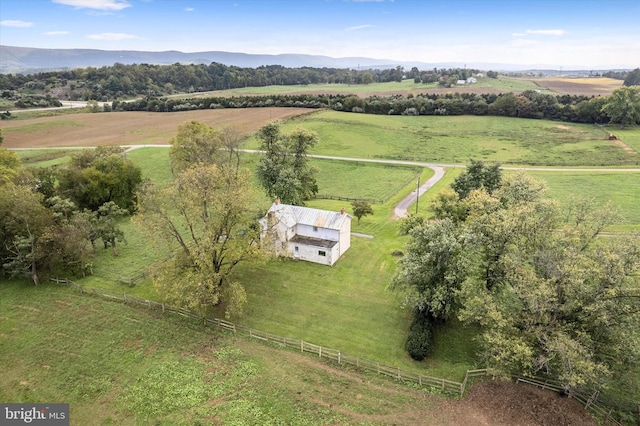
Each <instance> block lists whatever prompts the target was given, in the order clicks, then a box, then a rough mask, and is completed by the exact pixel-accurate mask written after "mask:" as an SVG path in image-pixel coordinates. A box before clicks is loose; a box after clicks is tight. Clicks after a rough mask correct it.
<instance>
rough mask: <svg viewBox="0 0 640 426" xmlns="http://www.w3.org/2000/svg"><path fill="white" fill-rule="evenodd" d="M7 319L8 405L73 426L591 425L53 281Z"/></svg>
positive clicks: (14, 298)
mask: <svg viewBox="0 0 640 426" xmlns="http://www.w3.org/2000/svg"><path fill="white" fill-rule="evenodd" d="M0 312H1V313H2V314H1V315H0V365H2V367H3V369H2V380H1V381H0V400H1V401H13V402H18V401H20V402H24V403H29V402H43V401H59V402H67V403H69V404H70V410H71V412H70V424H71V425H73V426H76V425H77V426H81V425H123V426H129V425H158V426H164V425H166V426H169V425H171V426H173V425H205V424H224V425H232V426H240V425H242V426H244V425H247V426H248V425H292V426H298V425H299V426H304V425H333V424H348V425H356V426H357V425H361V426H365V425H366V426H377V425H380V426H381V425H388V424H402V425H407V426H417V425H421V426H431V425H434V426H435V425H443V424H477V423H478V421H480V420H482V421H484V422H488V424H494V425H498V426H503V425H504V426H506V425H512V424H527V421H530V419H531V416H535V418H541V419H544V421H545V424H555V423H557V421H558V420H559V419H563V420H564V421H566V422H570V423H571V424H584V425H588V426H591V425H595V422H594V421H593V420H592V419H591V418H590V417H589V414H588V413H587V412H586V411H585V410H584V409H583V408H582V407H581V406H579V405H578V404H576V403H575V402H573V400H572V399H570V398H561V397H559V396H558V395H555V394H553V393H550V392H547V391H542V390H539V389H535V388H533V387H524V386H522V385H515V384H511V383H504V382H503V383H500V382H493V381H487V382H484V383H476V384H475V385H473V387H472V389H471V391H470V392H469V395H468V396H467V397H465V398H464V399H461V400H451V399H446V400H445V399H444V398H441V397H438V396H435V395H433V394H430V393H428V392H425V391H424V390H421V389H417V388H415V387H414V388H412V387H408V386H405V385H404V384H401V383H398V382H396V381H394V380H393V379H391V378H385V377H381V376H378V375H375V374H373V373H372V374H364V373H358V372H357V371H354V370H352V369H350V368H338V367H336V366H335V365H334V364H332V363H328V362H324V361H323V360H319V359H318V358H317V357H313V356H310V355H301V354H299V353H296V352H294V351H290V350H282V349H280V348H279V347H277V346H276V345H265V344H261V343H256V342H253V341H249V340H246V339H243V338H236V337H234V336H232V335H229V334H226V333H221V332H219V331H217V330H215V329H207V328H204V327H203V326H202V325H200V324H196V323H194V322H191V321H189V320H185V319H183V318H182V317H179V316H164V315H162V314H161V313H159V312H158V313H156V312H152V311H147V310H144V309H142V308H135V307H132V306H127V305H123V304H121V303H118V302H109V301H106V300H104V299H100V298H97V297H93V296H90V295H86V294H85V295H82V294H79V293H77V292H75V291H74V290H72V289H70V288H67V287H64V286H58V285H54V284H51V283H50V284H44V285H42V286H40V287H32V286H29V285H28V284H26V283H21V282H12V283H2V285H0ZM434 393H436V394H437V391H436V392H434ZM514 398H515V399H514ZM527 401H532V403H530V404H528V403H527ZM513 404H517V405H518V406H519V407H522V408H521V410H509V412H508V413H507V412H505V410H504V407H506V406H511V405H513ZM549 407H554V410H549Z"/></svg>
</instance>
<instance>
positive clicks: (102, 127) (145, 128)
mask: <svg viewBox="0 0 640 426" xmlns="http://www.w3.org/2000/svg"><path fill="white" fill-rule="evenodd" d="M311 111H314V110H312V109H307V108H247V109H217V110H197V111H185V112H172V113H158V112H122V113H120V112H112V113H95V114H91V113H87V114H74V115H66V116H58V117H44V118H35V119H29V120H10V121H3V122H2V123H1V125H0V128H2V134H3V136H4V144H3V145H4V148H49V147H90V146H100V145H116V144H117V145H141V144H167V143H169V140H170V139H171V138H173V137H174V136H175V135H176V132H177V130H178V126H179V125H180V124H182V123H185V122H187V121H191V120H196V121H199V122H201V123H204V124H208V125H210V126H213V127H216V128H220V127H234V128H237V129H238V131H239V132H240V133H241V134H244V135H248V134H251V133H253V132H255V131H256V130H258V129H259V128H260V127H262V126H264V125H265V124H266V123H268V122H269V121H272V120H281V119H285V118H289V117H294V116H297V115H301V114H306V113H309V112H311Z"/></svg>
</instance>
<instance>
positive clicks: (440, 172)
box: [10, 144, 640, 218]
mask: <svg viewBox="0 0 640 426" xmlns="http://www.w3.org/2000/svg"><path fill="white" fill-rule="evenodd" d="M170 146H171V145H149V144H147V145H123V146H122V147H123V148H126V151H125V152H129V151H133V150H134V149H138V148H169V147H170ZM75 148H83V147H75ZM10 149H11V148H10ZM20 149H25V150H26V149H33V148H14V150H20ZM38 149H40V148H38ZM51 149H56V148H51ZM64 149H74V148H72V147H64ZM243 151H244V152H250V153H260V152H261V151H258V150H255V149H244V150H243ZM309 157H311V158H321V159H326V160H342V161H359V162H361V163H378V164H400V165H407V166H418V167H428V168H430V169H432V170H433V171H434V172H435V173H434V175H433V176H432V177H431V178H430V179H428V180H427V181H426V182H425V183H423V184H422V185H421V186H420V188H419V189H418V197H420V196H422V195H423V194H424V193H425V192H427V190H428V189H430V188H431V187H432V186H433V185H435V184H436V183H437V182H438V181H439V180H440V179H442V177H443V176H444V172H445V169H450V168H462V169H464V168H466V166H464V165H460V164H438V163H423V162H420V161H403V160H382V159H372V158H353V157H334V156H331V155H309ZM501 168H502V169H503V170H526V171H540V172H560V173H562V172H603V173H611V172H616V173H640V168H635V169H631V168H627V169H610V168H575V169H556V168H548V167H546V168H545V167H501ZM415 202H416V191H413V192H412V193H411V194H409V195H408V196H407V197H406V198H405V199H403V200H402V201H400V203H398V205H397V206H396V207H395V211H394V213H395V216H396V217H397V218H402V217H405V216H407V215H408V213H409V208H410V207H411V206H412V205H413V203H415Z"/></svg>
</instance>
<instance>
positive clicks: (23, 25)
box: [0, 19, 33, 28]
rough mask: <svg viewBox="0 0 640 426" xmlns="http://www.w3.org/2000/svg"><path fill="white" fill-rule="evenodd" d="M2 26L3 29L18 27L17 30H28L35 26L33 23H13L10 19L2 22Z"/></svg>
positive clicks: (0, 22)
mask: <svg viewBox="0 0 640 426" xmlns="http://www.w3.org/2000/svg"><path fill="white" fill-rule="evenodd" d="M0 25H2V26H3V27H17V28H26V27H31V26H33V22H27V21H12V20H10V19H5V20H2V21H0Z"/></svg>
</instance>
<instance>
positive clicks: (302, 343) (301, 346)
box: [300, 340, 304, 352]
mask: <svg viewBox="0 0 640 426" xmlns="http://www.w3.org/2000/svg"><path fill="white" fill-rule="evenodd" d="M300 352H304V340H300Z"/></svg>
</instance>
